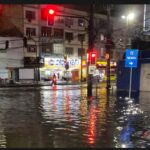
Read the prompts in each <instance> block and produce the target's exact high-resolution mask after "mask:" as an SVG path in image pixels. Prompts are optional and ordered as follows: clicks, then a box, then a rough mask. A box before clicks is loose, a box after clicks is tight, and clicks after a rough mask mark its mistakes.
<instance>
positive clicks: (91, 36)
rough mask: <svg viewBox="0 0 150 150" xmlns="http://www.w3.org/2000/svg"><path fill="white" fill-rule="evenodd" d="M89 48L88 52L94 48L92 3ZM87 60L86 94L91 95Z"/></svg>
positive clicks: (90, 79) (91, 83) (91, 7)
mask: <svg viewBox="0 0 150 150" xmlns="http://www.w3.org/2000/svg"><path fill="white" fill-rule="evenodd" d="M88 29H89V34H88V35H89V49H88V53H89V52H92V51H93V48H94V4H91V6H90V18H89V28H88ZM89 65H90V64H89V62H88V64H87V75H88V76H87V96H88V97H91V96H92V86H93V82H92V74H90V73H89Z"/></svg>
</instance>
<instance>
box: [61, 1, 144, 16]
mask: <svg viewBox="0 0 150 150" xmlns="http://www.w3.org/2000/svg"><path fill="white" fill-rule="evenodd" d="M64 6H65V7H69V8H73V9H78V10H84V11H87V12H89V8H90V5H89V4H86V5H85V4H82V3H81V4H80V5H77V4H76V5H73V4H64ZM112 6H113V7H112V10H111V15H112V16H116V17H119V16H122V15H123V14H127V12H132V11H133V12H136V14H137V15H138V16H139V15H140V16H141V15H142V16H143V5H142V4H141V5H138V4H130V5H129V4H113V5H112ZM95 12H97V13H102V14H106V10H105V7H104V5H101V4H97V5H96V7H95Z"/></svg>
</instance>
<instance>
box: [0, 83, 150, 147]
mask: <svg viewBox="0 0 150 150" xmlns="http://www.w3.org/2000/svg"><path fill="white" fill-rule="evenodd" d="M86 93H87V91H86V88H85V87H81V88H80V86H78V85H76V86H57V87H56V88H53V89H52V87H48V86H45V87H38V88H34V87H33V88H16V89H14V88H8V89H0V120H1V121H0V147H1V148H3V147H7V148H18V147H21V148H35V147H36V148H41V147H44V148H48V147H50V148H69V147H70V148H71V147H73V148H79V147H85V148H87V147H93V148H94V147H95V148H96V147H101V148H102V147H109V148H111V147H112V148H113V147H123V146H122V144H124V145H125V144H126V143H128V144H130V145H125V147H141V145H138V144H139V142H137V141H138V140H135V139H131V138H130V137H129V136H127V138H126V137H125V134H126V133H129V132H128V131H129V130H128V129H130V131H134V132H135V131H138V130H139V129H142V128H143V126H146V125H147V126H148V125H149V124H150V119H149V117H150V109H149V108H150V101H149V97H150V93H148V92H147V93H140V96H139V100H138V99H135V100H133V101H132V102H131V101H129V100H127V99H126V100H125V99H123V98H122V97H121V96H118V98H116V95H115V92H113V93H111V94H110V97H109V98H108V97H107V91H106V89H105V88H100V89H98V90H97V93H98V94H97V98H93V99H90V100H87V95H86ZM95 93H96V91H94V94H95ZM135 108H137V109H136V111H135ZM133 112H134V113H133ZM126 129H127V130H126ZM142 146H143V145H142ZM147 146H148V144H147Z"/></svg>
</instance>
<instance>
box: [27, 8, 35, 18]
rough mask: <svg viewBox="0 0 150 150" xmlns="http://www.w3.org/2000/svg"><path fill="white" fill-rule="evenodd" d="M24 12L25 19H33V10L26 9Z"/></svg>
mask: <svg viewBox="0 0 150 150" xmlns="http://www.w3.org/2000/svg"><path fill="white" fill-rule="evenodd" d="M25 14H26V19H28V20H30V21H31V20H34V19H35V12H34V11H30V10H26V12H25Z"/></svg>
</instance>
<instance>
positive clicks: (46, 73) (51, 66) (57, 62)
mask: <svg viewBox="0 0 150 150" xmlns="http://www.w3.org/2000/svg"><path fill="white" fill-rule="evenodd" d="M67 63H68V65H69V68H68V69H67V70H66V68H65V65H66V64H65V62H64V58H63V57H58V58H56V57H45V58H44V67H43V68H40V78H41V80H50V79H51V78H52V77H53V75H54V74H55V75H56V77H57V80H63V79H64V78H69V79H70V80H72V78H74V77H73V75H74V73H73V72H74V71H77V72H79V73H80V68H81V60H80V59H79V58H76V57H69V58H68V59H67ZM76 79H77V80H79V74H78V75H77V74H76Z"/></svg>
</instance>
